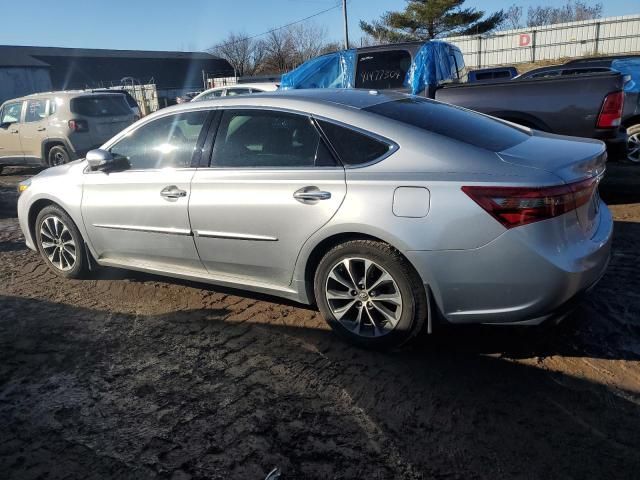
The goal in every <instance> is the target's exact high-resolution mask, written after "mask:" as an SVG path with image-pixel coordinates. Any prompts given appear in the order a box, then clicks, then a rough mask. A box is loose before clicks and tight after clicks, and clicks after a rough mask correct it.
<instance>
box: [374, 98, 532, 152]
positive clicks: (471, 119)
mask: <svg viewBox="0 0 640 480" xmlns="http://www.w3.org/2000/svg"><path fill="white" fill-rule="evenodd" d="M364 110H365V111H368V112H372V113H377V114H378V115H382V116H384V117H387V118H391V119H393V120H397V121H399V122H402V123H406V124H409V125H413V126H414V127H418V128H422V129H423V130H428V131H430V132H433V133H437V134H438V135H443V136H445V137H449V138H452V139H454V140H458V141H460V142H464V143H468V144H470V145H474V146H476V147H479V148H484V149H486V150H491V151H493V152H500V151H502V150H506V149H508V148H510V147H513V146H514V145H517V144H518V143H521V142H524V141H525V140H526V139H527V138H529V135H528V134H527V133H526V132H524V131H522V130H520V129H518V128H516V127H512V126H510V125H506V124H504V123H502V122H500V121H498V120H493V119H491V118H489V117H486V116H484V115H480V114H479V113H473V112H470V111H468V110H464V109H462V108H459V107H455V106H453V105H447V104H444V103H439V102H434V101H432V100H428V99H425V98H420V97H410V98H404V99H402V100H396V101H393V102H387V103H380V104H378V105H373V106H371V107H367V108H365V109H364Z"/></svg>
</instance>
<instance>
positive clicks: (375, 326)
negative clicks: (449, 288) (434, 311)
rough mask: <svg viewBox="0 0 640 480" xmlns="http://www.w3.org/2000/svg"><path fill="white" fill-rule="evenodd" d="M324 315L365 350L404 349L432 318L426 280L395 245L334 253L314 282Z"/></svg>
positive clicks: (365, 244) (358, 244)
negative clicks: (430, 317)
mask: <svg viewBox="0 0 640 480" xmlns="http://www.w3.org/2000/svg"><path fill="white" fill-rule="evenodd" d="M314 293H315V298H316V301H317V304H318V308H319V309H320V312H321V313H322V315H323V316H324V318H325V320H326V321H327V323H328V324H329V325H330V326H331V327H332V328H333V330H334V331H335V332H336V333H338V334H339V335H341V336H342V337H344V338H346V339H347V340H349V341H351V342H353V343H356V344H358V345H360V346H363V347H368V348H380V349H389V348H395V347H398V346H400V345H402V344H404V343H406V342H407V341H409V340H410V339H412V338H413V337H414V336H415V335H417V334H418V333H419V332H420V330H421V329H422V326H423V325H424V322H425V320H426V318H427V315H428V305H427V298H426V295H425V289H424V286H423V284H422V281H421V280H420V277H419V276H418V274H417V273H416V272H415V270H414V269H413V267H412V266H411V265H410V264H409V263H408V262H407V260H406V259H405V258H404V257H403V256H402V255H401V254H400V252H398V251H397V250H395V249H394V248H392V247H390V246H389V245H387V244H385V243H382V242H378V241H371V240H353V241H349V242H345V243H343V244H340V245H338V246H336V247H334V248H333V249H331V250H330V251H329V252H327V254H326V255H325V256H324V257H323V258H322V260H321V261H320V263H319V265H318V268H317V269H316V274H315V279H314Z"/></svg>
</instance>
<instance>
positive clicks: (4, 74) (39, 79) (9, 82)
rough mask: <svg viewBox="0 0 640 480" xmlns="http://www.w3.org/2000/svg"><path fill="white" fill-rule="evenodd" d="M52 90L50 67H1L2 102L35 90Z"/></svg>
mask: <svg viewBox="0 0 640 480" xmlns="http://www.w3.org/2000/svg"><path fill="white" fill-rule="evenodd" d="M48 91H51V78H50V77H49V69H48V68H37V67H0V103H2V102H4V101H5V100H10V99H12V98H17V97H22V96H23V95H28V94H30V93H33V92H48Z"/></svg>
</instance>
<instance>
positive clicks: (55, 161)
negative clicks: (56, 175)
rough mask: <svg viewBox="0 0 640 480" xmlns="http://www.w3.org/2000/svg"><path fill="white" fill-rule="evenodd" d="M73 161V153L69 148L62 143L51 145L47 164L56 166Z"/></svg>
mask: <svg viewBox="0 0 640 480" xmlns="http://www.w3.org/2000/svg"><path fill="white" fill-rule="evenodd" d="M70 161H71V155H69V152H68V151H67V149H66V148H65V147H64V146H62V145H55V146H53V147H51V149H50V150H49V154H48V155H47V164H48V165H49V166H50V167H55V166H57V165H64V164H65V163H69V162H70Z"/></svg>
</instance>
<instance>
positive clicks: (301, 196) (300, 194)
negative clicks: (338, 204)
mask: <svg viewBox="0 0 640 480" xmlns="http://www.w3.org/2000/svg"><path fill="white" fill-rule="evenodd" d="M293 198H295V199H296V200H298V201H300V202H315V201H318V200H329V199H330V198H331V192H325V191H323V190H320V189H319V188H318V187H302V188H301V189H300V190H296V191H295V192H294V193H293Z"/></svg>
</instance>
